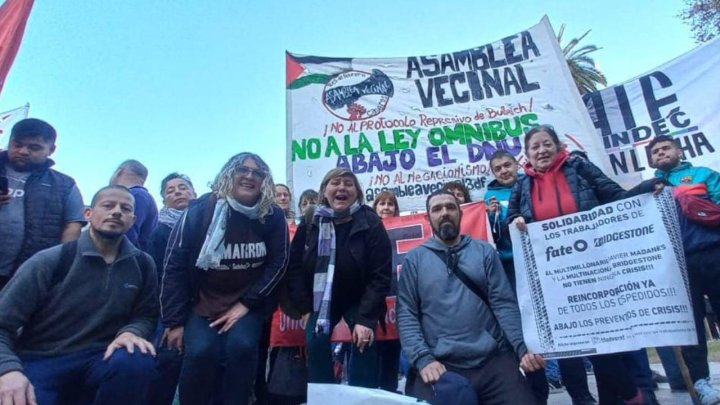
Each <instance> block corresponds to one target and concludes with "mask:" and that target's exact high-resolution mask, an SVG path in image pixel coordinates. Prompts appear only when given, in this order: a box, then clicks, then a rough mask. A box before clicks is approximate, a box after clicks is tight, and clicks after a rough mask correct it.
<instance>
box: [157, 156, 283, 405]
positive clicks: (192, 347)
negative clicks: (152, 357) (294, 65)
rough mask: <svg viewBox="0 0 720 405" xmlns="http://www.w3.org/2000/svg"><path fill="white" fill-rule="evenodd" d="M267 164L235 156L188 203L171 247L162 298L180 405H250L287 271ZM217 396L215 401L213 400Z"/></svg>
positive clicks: (280, 221) (279, 211)
mask: <svg viewBox="0 0 720 405" xmlns="http://www.w3.org/2000/svg"><path fill="white" fill-rule="evenodd" d="M274 193H275V185H274V184H273V179H272V175H271V174H270V169H269V167H268V166H267V164H266V163H265V162H264V161H263V160H262V159H261V158H260V157H259V156H257V155H255V154H252V153H240V154H237V155H235V156H233V157H232V158H230V160H229V161H228V162H227V163H226V164H225V166H224V167H223V168H222V170H221V171H220V173H219V174H218V175H217V177H216V178H215V182H214V183H213V186H212V192H210V193H208V194H206V195H204V196H202V197H200V198H199V199H198V200H195V201H193V202H192V203H191V204H190V206H189V207H188V209H187V210H186V211H185V213H184V214H183V216H182V218H180V221H179V222H178V224H177V225H176V226H175V228H174V229H173V232H172V234H171V235H170V241H169V242H168V249H169V251H168V257H167V261H166V266H165V277H164V278H163V286H162V291H161V295H160V299H161V304H162V318H163V324H164V325H165V327H166V328H168V329H167V330H168V331H167V344H168V345H169V346H170V347H174V348H177V349H178V350H181V351H183V353H184V355H185V358H184V362H183V366H182V371H181V372H180V402H181V403H183V404H191V405H192V404H203V405H204V404H207V403H208V402H209V400H210V397H211V396H213V395H214V393H213V391H214V389H215V387H216V386H218V384H217V383H216V380H217V379H218V378H221V376H220V374H219V373H217V370H218V368H219V366H221V365H222V367H223V368H224V371H223V372H222V381H221V382H220V383H221V384H219V385H220V386H222V389H221V390H220V392H219V393H218V394H219V395H220V396H221V397H222V399H223V402H224V403H227V404H241V405H242V404H247V403H248V401H249V399H250V396H251V391H252V389H251V387H252V383H253V380H254V378H255V370H256V362H257V355H258V345H259V340H260V334H261V328H262V324H263V319H264V318H265V316H267V314H269V313H271V312H272V311H273V310H274V309H275V308H274V306H275V305H274V304H276V303H275V300H274V296H273V290H274V289H275V286H276V284H277V282H278V281H279V280H280V279H281V278H282V276H283V274H284V272H285V267H286V265H287V259H288V250H289V241H288V230H287V223H286V221H285V214H284V213H283V211H282V209H281V208H280V207H278V206H277V205H275V204H274V202H273V197H274ZM215 395H217V394H215Z"/></svg>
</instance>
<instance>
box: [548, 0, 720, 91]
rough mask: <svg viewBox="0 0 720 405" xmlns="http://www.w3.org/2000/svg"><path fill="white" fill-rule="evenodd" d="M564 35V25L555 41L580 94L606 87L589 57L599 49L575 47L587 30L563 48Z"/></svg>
mask: <svg viewBox="0 0 720 405" xmlns="http://www.w3.org/2000/svg"><path fill="white" fill-rule="evenodd" d="M719 1H720V0H719ZM564 33H565V24H563V25H561V26H560V31H559V32H558V35H557V39H558V42H559V43H560V47H561V48H562V51H563V55H565V60H566V61H567V64H568V67H569V68H570V74H571V75H572V78H573V80H575V85H576V86H577V89H578V91H579V92H580V94H585V93H591V92H593V91H597V90H598V85H603V86H607V79H606V78H605V75H604V74H603V73H602V72H601V71H600V69H598V68H597V65H596V64H595V60H594V59H593V58H592V57H590V56H589V55H590V54H591V53H593V52H595V51H598V50H600V49H602V48H599V47H597V46H595V45H584V46H582V47H580V48H577V49H576V47H577V46H578V44H579V43H580V41H582V40H583V38H585V37H586V36H587V34H589V33H590V30H587V32H585V33H584V34H582V35H581V36H580V37H579V38H573V39H571V40H570V41H569V42H568V43H567V45H565V46H563V34H564Z"/></svg>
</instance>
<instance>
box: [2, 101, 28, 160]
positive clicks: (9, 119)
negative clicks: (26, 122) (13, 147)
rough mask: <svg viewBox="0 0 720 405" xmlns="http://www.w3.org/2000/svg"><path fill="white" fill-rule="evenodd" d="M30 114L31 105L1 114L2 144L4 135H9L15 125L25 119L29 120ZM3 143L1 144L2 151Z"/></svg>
mask: <svg viewBox="0 0 720 405" xmlns="http://www.w3.org/2000/svg"><path fill="white" fill-rule="evenodd" d="M29 112H30V104H25V105H24V106H22V107H18V108H14V109H12V110H9V111H5V112H2V113H0V142H2V138H3V136H4V135H6V134H9V133H10V130H11V129H12V127H13V125H15V123H17V122H18V121H20V120H21V119H23V118H27V116H28V113H29ZM1 145H2V143H0V149H2V146H1Z"/></svg>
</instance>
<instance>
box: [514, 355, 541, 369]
mask: <svg viewBox="0 0 720 405" xmlns="http://www.w3.org/2000/svg"><path fill="white" fill-rule="evenodd" d="M520 367H521V368H522V369H523V370H525V371H527V372H531V371H537V370H541V369H543V368H545V358H544V357H543V356H541V355H539V354H533V353H527V354H525V355H524V356H523V357H522V359H520Z"/></svg>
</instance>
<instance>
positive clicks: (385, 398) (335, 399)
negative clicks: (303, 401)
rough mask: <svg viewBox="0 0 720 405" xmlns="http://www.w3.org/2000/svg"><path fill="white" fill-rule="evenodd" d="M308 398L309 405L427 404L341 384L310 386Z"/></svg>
mask: <svg viewBox="0 0 720 405" xmlns="http://www.w3.org/2000/svg"><path fill="white" fill-rule="evenodd" d="M307 398H308V402H307V403H308V405H327V404H342V405H403V404H426V403H427V402H424V401H419V400H417V399H415V398H412V397H406V396H404V395H399V394H393V393H391V392H387V391H384V390H376V389H370V388H360V387H351V386H349V385H339V384H308V395H307Z"/></svg>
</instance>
